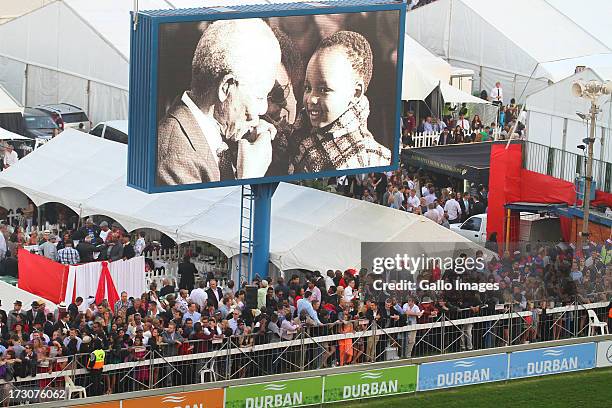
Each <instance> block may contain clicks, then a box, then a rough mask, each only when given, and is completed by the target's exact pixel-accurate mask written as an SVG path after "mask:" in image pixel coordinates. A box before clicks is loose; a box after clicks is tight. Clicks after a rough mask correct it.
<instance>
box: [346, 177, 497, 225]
mask: <svg viewBox="0 0 612 408" xmlns="http://www.w3.org/2000/svg"><path fill="white" fill-rule="evenodd" d="M439 185H440V182H438V181H436V182H435V183H434V181H433V180H432V179H431V178H430V177H429V176H428V175H426V174H424V173H422V172H418V171H416V172H414V173H412V172H409V171H407V169H406V168H401V169H400V170H398V171H395V172H386V173H376V174H360V175H356V176H343V177H339V178H338V179H337V180H336V186H335V187H334V188H335V189H336V190H337V191H338V192H340V193H341V194H344V195H346V196H349V197H353V198H355V199H357V200H363V201H367V202H371V203H378V204H380V205H384V206H386V207H390V208H394V209H397V210H400V211H406V212H410V213H413V214H417V215H422V216H424V217H427V218H429V219H430V220H432V221H434V222H436V223H438V224H441V225H443V226H445V227H447V228H450V224H454V223H460V222H463V221H465V220H467V219H468V218H469V217H471V216H473V215H477V214H484V213H485V212H486V210H487V203H488V191H487V188H486V186H483V185H478V186H477V185H473V186H471V187H470V189H469V190H467V191H457V190H456V189H454V188H453V187H442V188H441V187H439Z"/></svg>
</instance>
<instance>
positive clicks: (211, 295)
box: [206, 278, 223, 310]
mask: <svg viewBox="0 0 612 408" xmlns="http://www.w3.org/2000/svg"><path fill="white" fill-rule="evenodd" d="M208 284H209V285H210V288H208V290H207V291H206V295H207V296H208V304H209V305H210V306H212V307H214V308H215V310H216V309H218V308H219V303H220V302H221V299H223V291H222V290H221V288H219V287H217V280H216V279H214V278H213V279H211V280H209V281H208Z"/></svg>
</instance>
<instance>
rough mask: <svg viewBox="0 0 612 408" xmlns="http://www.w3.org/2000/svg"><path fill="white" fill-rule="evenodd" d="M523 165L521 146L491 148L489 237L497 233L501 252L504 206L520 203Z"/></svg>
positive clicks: (498, 145) (494, 146)
mask: <svg viewBox="0 0 612 408" xmlns="http://www.w3.org/2000/svg"><path fill="white" fill-rule="evenodd" d="M521 163H522V146H521V145H520V144H511V145H510V146H508V149H506V145H504V144H494V145H493V146H491V168H490V171H489V202H488V210H487V211H488V216H487V237H490V236H491V234H492V233H493V232H496V233H497V242H498V243H499V244H500V245H499V248H500V250H502V248H503V245H501V244H502V243H503V242H504V230H505V228H504V220H505V218H506V217H505V214H504V205H505V204H506V203H511V202H515V201H520V193H521V190H520V187H521Z"/></svg>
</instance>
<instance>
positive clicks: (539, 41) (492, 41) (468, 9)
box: [406, 0, 612, 80]
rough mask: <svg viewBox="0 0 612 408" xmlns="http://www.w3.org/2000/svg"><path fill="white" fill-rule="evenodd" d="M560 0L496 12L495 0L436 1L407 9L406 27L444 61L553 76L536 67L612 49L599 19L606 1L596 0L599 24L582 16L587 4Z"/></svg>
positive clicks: (521, 3)
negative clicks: (603, 38)
mask: <svg viewBox="0 0 612 408" xmlns="http://www.w3.org/2000/svg"><path fill="white" fill-rule="evenodd" d="M564 4H565V0H548V1H546V0H535V1H534V0H515V1H513V2H512V4H511V6H509V7H505V8H504V9H503V13H501V12H500V3H499V2H495V1H490V0H438V1H436V2H434V3H431V4H429V5H427V6H424V7H420V8H418V9H416V10H412V11H410V12H409V13H408V14H407V17H406V30H407V33H408V34H409V35H411V36H412V37H413V38H415V39H416V40H417V41H419V42H420V43H421V44H423V45H424V46H425V47H426V48H427V49H429V50H431V51H433V52H434V53H435V54H437V55H440V56H442V57H444V58H445V59H449V60H454V61H459V62H464V63H468V64H473V65H476V66H483V67H488V68H491V69H497V70H500V71H502V72H511V73H517V74H521V75H525V76H530V75H531V74H534V76H535V77H536V78H538V77H544V78H547V79H551V80H555V79H556V78H554V77H553V75H551V73H549V72H547V71H546V69H544V68H542V67H541V66H539V65H540V64H542V63H546V62H552V61H559V60H566V59H571V58H578V57H585V56H589V55H595V54H606V53H611V52H612V44H610V42H612V40H610V38H612V35H610V34H609V33H610V30H611V29H610V25H609V24H608V22H607V20H606V19H607V17H605V16H609V15H610V13H612V3H611V2H609V1H604V0H601V1H599V0H598V2H597V4H599V6H600V9H598V10H597V13H599V16H597V17H596V19H597V20H599V21H600V22H601V24H597V20H595V21H592V22H590V21H589V20H588V18H590V16H591V14H594V13H593V7H591V5H590V4H589V7H577V6H576V4H574V5H573V7H572V10H569V9H568V8H567V6H564ZM562 6H563V7H562ZM517 22H520V24H518V23H517ZM591 24H593V25H596V26H602V27H598V28H596V29H595V28H591V27H590V25H591ZM602 32H603V33H605V35H606V36H607V38H606V39H605V40H602V39H601V35H602V34H601V33H602ZM453 65H454V63H453Z"/></svg>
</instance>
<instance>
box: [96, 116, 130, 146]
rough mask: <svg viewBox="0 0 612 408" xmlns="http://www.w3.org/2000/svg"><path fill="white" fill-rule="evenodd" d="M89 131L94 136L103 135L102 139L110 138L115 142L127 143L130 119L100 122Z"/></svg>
mask: <svg viewBox="0 0 612 408" xmlns="http://www.w3.org/2000/svg"><path fill="white" fill-rule="evenodd" d="M89 133H90V134H92V135H94V136H98V137H101V138H102V139H108V140H112V141H113V142H119V143H123V144H127V142H128V121H127V120H109V121H106V122H100V123H98V124H97V125H96V126H95V127H94V128H93V129H92V130H91V132H89Z"/></svg>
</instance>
